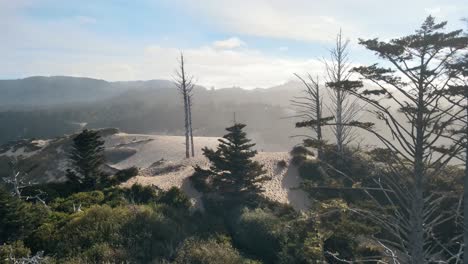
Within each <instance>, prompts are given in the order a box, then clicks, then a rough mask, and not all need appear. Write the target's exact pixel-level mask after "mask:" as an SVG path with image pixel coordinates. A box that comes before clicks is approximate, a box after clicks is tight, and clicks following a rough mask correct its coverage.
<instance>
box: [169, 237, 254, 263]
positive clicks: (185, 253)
mask: <svg viewBox="0 0 468 264" xmlns="http://www.w3.org/2000/svg"><path fill="white" fill-rule="evenodd" d="M247 261H248V260H246V259H244V258H243V257H242V256H241V255H240V254H239V252H237V250H236V249H234V248H233V247H232V245H231V244H230V243H229V242H226V241H218V240H216V239H213V238H210V239H207V240H200V239H195V238H190V239H187V240H185V241H184V243H183V245H182V246H181V247H180V249H179V250H178V251H177V255H176V259H175V264H218V263H223V264H238V263H249V262H247ZM250 263H253V262H250Z"/></svg>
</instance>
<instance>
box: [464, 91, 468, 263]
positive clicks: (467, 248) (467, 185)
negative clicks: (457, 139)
mask: <svg viewBox="0 0 468 264" xmlns="http://www.w3.org/2000/svg"><path fill="white" fill-rule="evenodd" d="M465 98H466V104H467V106H466V109H465V112H466V115H467V118H468V96H466V95H465ZM465 122H466V121H465ZM464 143H465V175H464V179H463V243H464V244H463V263H464V264H468V256H467V254H468V125H467V124H465V141H464Z"/></svg>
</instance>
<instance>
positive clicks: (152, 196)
mask: <svg viewBox="0 0 468 264" xmlns="http://www.w3.org/2000/svg"><path fill="white" fill-rule="evenodd" d="M160 191H161V189H158V188H155V187H153V186H143V185H141V184H133V185H132V187H130V189H126V190H125V195H126V197H127V199H128V200H129V201H130V202H133V203H139V204H145V203H149V202H155V201H156V200H157V199H158V195H159V193H160Z"/></svg>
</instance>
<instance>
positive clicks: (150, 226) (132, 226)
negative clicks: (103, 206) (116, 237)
mask: <svg viewBox="0 0 468 264" xmlns="http://www.w3.org/2000/svg"><path fill="white" fill-rule="evenodd" d="M167 211H169V210H168V208H167V207H166V206H139V207H134V209H133V215H132V216H131V218H130V219H129V220H128V221H127V222H126V223H125V225H124V226H123V227H122V232H121V234H122V238H123V244H122V245H123V247H124V248H126V249H127V251H128V254H129V256H131V257H132V259H133V260H135V262H136V263H149V262H151V261H153V260H154V259H165V258H169V257H171V256H172V255H173V254H174V253H175V252H176V250H177V247H178V245H179V244H180V243H181V242H182V241H183V240H184V239H185V238H186V237H187V236H188V235H189V233H190V227H191V221H190V218H189V217H188V216H187V215H186V214H184V212H183V211H182V212H181V211H172V212H167Z"/></svg>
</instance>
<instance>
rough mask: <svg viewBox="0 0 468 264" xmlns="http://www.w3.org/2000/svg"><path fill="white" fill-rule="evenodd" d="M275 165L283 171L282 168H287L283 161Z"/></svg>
mask: <svg viewBox="0 0 468 264" xmlns="http://www.w3.org/2000/svg"><path fill="white" fill-rule="evenodd" d="M276 165H277V166H278V167H279V168H281V169H284V168H286V166H288V162H287V161H285V160H280V161H278V163H276Z"/></svg>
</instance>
